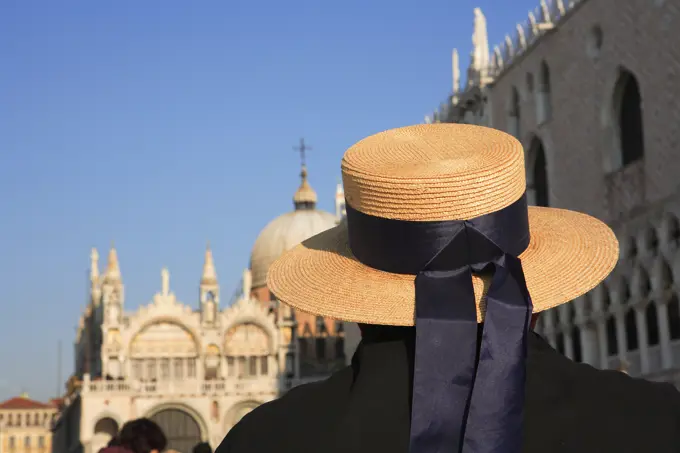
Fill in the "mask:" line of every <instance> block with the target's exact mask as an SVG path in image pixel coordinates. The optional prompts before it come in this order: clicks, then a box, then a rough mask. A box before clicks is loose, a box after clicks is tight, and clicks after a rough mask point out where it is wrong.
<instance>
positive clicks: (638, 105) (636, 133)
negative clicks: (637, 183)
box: [611, 67, 645, 169]
mask: <svg viewBox="0 0 680 453" xmlns="http://www.w3.org/2000/svg"><path fill="white" fill-rule="evenodd" d="M611 106H612V112H611V117H612V119H613V125H614V127H615V135H614V137H615V141H614V145H615V152H616V160H615V164H616V165H615V167H616V168H614V169H617V168H621V167H625V166H627V165H630V164H632V163H634V162H637V161H639V160H641V159H642V158H643V157H644V155H645V147H644V128H643V118H642V95H641V92H640V85H639V83H638V80H637V78H636V77H635V75H634V74H633V73H632V72H631V71H629V70H628V69H626V68H623V67H620V68H619V73H618V78H617V80H616V84H615V85H614V92H613V94H612V103H611Z"/></svg>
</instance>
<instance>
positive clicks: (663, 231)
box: [659, 212, 680, 246]
mask: <svg viewBox="0 0 680 453" xmlns="http://www.w3.org/2000/svg"><path fill="white" fill-rule="evenodd" d="M659 230H660V236H661V242H662V243H663V245H666V246H667V245H671V244H677V242H678V239H680V222H678V218H677V217H676V216H675V214H672V213H670V212H668V213H666V214H664V216H663V217H662V219H661V226H660V228H659Z"/></svg>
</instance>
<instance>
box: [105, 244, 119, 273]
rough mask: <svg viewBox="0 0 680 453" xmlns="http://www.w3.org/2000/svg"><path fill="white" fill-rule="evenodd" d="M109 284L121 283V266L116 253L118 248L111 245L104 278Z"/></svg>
mask: <svg viewBox="0 0 680 453" xmlns="http://www.w3.org/2000/svg"><path fill="white" fill-rule="evenodd" d="M104 279H105V281H107V282H120V280H121V275H120V265H119V264H118V252H116V247H114V245H113V244H111V250H109V258H108V262H107V263H106V273H105V276H104Z"/></svg>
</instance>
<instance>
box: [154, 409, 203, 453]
mask: <svg viewBox="0 0 680 453" xmlns="http://www.w3.org/2000/svg"><path fill="white" fill-rule="evenodd" d="M150 418H151V420H153V421H154V422H156V423H157V424H158V426H160V427H161V429H162V430H163V433H165V436H166V437H167V439H168V446H167V449H168V450H177V451H178V452H180V453H190V452H191V450H192V449H193V448H194V446H196V444H197V443H199V442H201V440H202V437H201V428H200V426H199V425H198V422H197V421H196V419H194V417H192V416H191V415H189V414H188V413H186V412H185V411H183V410H181V409H163V410H161V411H160V412H156V413H155V414H154V415H152V416H151V417H150Z"/></svg>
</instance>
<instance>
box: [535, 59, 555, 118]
mask: <svg viewBox="0 0 680 453" xmlns="http://www.w3.org/2000/svg"><path fill="white" fill-rule="evenodd" d="M538 79H539V80H538V97H537V98H536V101H537V102H538V105H537V106H536V117H537V119H538V124H543V123H545V122H546V121H549V120H550V118H551V117H552V105H551V99H550V98H551V87H550V69H549V68H548V64H547V63H546V62H545V61H543V62H541V70H540V72H539V78H538Z"/></svg>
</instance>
